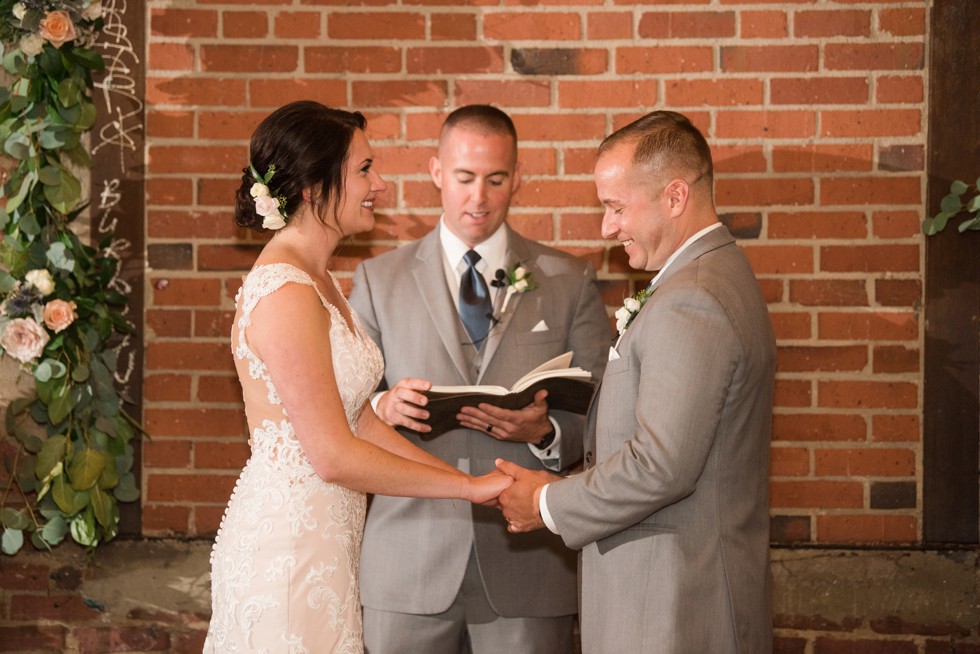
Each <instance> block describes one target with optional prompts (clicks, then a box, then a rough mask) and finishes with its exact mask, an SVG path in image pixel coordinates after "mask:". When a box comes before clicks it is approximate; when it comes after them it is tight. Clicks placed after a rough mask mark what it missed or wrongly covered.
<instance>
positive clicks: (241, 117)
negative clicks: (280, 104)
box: [197, 84, 288, 141]
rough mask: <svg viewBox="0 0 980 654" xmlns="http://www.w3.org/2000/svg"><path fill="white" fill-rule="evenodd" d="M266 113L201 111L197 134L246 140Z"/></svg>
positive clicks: (217, 138)
mask: <svg viewBox="0 0 980 654" xmlns="http://www.w3.org/2000/svg"><path fill="white" fill-rule="evenodd" d="M287 85H288V84H287ZM266 115H267V113H266V112H264V111H202V112H201V113H200V114H198V118H197V124H198V128H197V132H198V136H199V137H200V138H202V139H208V140H212V141H220V140H232V139H234V140H245V141H247V140H248V139H250V138H251V136H252V132H254V131H255V128H256V127H258V125H259V123H260V122H262V119H264V118H265V117H266Z"/></svg>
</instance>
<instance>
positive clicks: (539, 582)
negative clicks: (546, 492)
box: [350, 228, 612, 617]
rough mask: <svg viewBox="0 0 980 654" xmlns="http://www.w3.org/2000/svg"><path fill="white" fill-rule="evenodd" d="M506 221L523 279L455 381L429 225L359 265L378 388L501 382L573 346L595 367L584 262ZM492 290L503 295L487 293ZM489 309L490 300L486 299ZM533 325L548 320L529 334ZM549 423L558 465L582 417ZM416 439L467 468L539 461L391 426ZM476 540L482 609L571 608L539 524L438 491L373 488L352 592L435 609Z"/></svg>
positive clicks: (590, 291) (596, 339) (456, 338)
mask: <svg viewBox="0 0 980 654" xmlns="http://www.w3.org/2000/svg"><path fill="white" fill-rule="evenodd" d="M506 229H507V230H508V235H507V247H508V261H510V262H518V261H520V262H521V263H522V264H523V265H524V266H525V267H526V268H527V269H528V270H529V271H530V272H531V274H532V279H533V280H534V282H535V283H536V284H537V288H535V289H534V290H531V291H527V292H525V293H520V294H515V295H513V296H512V297H511V299H510V303H509V305H508V307H507V311H506V312H504V313H503V314H502V316H501V320H500V322H499V323H498V324H497V325H495V326H494V327H493V329H491V331H490V334H489V336H488V340H487V343H486V345H485V351H484V355H483V366H482V372H481V374H480V376H479V379H469V378H468V370H469V368H468V366H467V363H466V354H465V349H464V347H463V345H462V344H463V343H464V342H465V341H466V340H467V337H466V335H465V331H464V328H463V325H462V323H461V322H460V320H459V316H458V314H457V311H456V308H455V306H454V304H453V296H452V294H455V293H457V289H452V290H450V289H449V288H448V286H447V284H446V276H445V273H444V270H443V253H442V247H441V244H440V241H439V233H438V230H434V231H433V232H431V233H430V234H428V235H427V236H425V237H423V238H422V239H420V240H418V241H416V242H414V243H411V244H409V245H406V246H404V247H401V248H398V249H397V250H394V251H392V252H388V253H385V254H383V255H381V256H379V257H376V258H374V259H371V260H368V261H365V262H363V263H362V264H361V265H359V266H358V267H357V271H356V272H355V274H354V290H353V292H352V294H351V298H350V302H351V305H352V306H353V307H354V309H355V310H356V311H357V313H358V314H359V315H360V319H361V321H362V323H363V324H364V326H365V327H366V328H367V330H368V332H369V333H370V334H371V337H372V338H373V339H374V340H375V341H376V342H377V343H378V345H379V346H380V347H381V349H382V351H383V352H384V356H385V378H384V381H383V383H382V387H383V388H385V387H387V386H388V385H391V386H393V385H394V384H395V383H397V382H398V380H400V379H402V378H403V377H420V378H423V379H428V380H429V381H431V382H432V383H434V384H439V385H459V384H473V383H478V382H479V383H483V384H495V385H499V386H505V387H507V386H510V385H511V384H513V383H514V382H515V381H517V379H518V378H519V377H520V376H521V375H523V374H524V373H525V372H527V371H528V370H530V369H531V368H534V367H535V366H537V365H539V364H541V363H543V362H545V361H547V360H548V359H551V358H553V357H555V356H557V355H559V354H562V353H563V352H567V351H569V350H573V351H574V352H575V358H574V360H573V365H578V366H581V367H583V368H585V369H586V370H591V371H592V372H593V373H594V374H595V375H596V376H597V377H599V376H601V374H602V371H603V368H604V367H605V363H606V358H607V353H608V346H609V343H610V342H611V337H612V335H611V333H610V329H609V320H608V318H607V314H606V311H605V307H604V305H603V303H602V300H601V299H600V297H599V293H598V290H597V288H596V284H595V272H594V271H593V269H592V267H591V266H590V265H588V264H587V263H585V262H583V261H581V260H579V259H576V258H575V257H572V256H570V255H568V254H566V253H562V252H559V251H558V250H554V249H552V248H549V247H545V246H543V245H540V244H538V243H535V242H534V241H530V240H528V239H525V238H523V237H522V236H520V235H519V234H517V233H516V232H514V231H513V230H510V229H509V228H506ZM498 295H500V296H502V295H503V294H502V293H501V294H498ZM497 307H498V312H499V307H500V302H499V301H498V303H497ZM542 320H543V321H544V322H545V323H546V324H547V327H548V329H547V330H545V331H532V329H533V328H534V327H535V326H536V325H537V324H538V323H539V322H540V321H542ZM550 415H551V417H552V418H554V419H556V420H557V421H558V423H559V425H560V427H561V431H562V438H561V448H560V449H561V452H560V457H561V458H560V461H561V465H562V467H563V468H565V467H569V466H572V465H575V464H576V463H578V462H579V461H580V460H581V458H582V435H583V432H584V427H585V420H584V417H583V416H581V415H575V414H571V413H564V412H559V411H552V412H550ZM403 433H405V435H406V437H408V438H409V439H410V440H411V441H412V442H414V443H415V444H417V445H418V446H419V447H422V448H423V449H426V450H428V451H429V452H431V453H433V454H435V455H436V456H438V457H440V458H441V459H443V460H445V461H448V462H449V463H451V464H453V465H456V466H461V467H464V468H465V467H467V466H468V470H469V472H471V473H473V474H482V473H485V472H488V471H489V470H491V469H493V468H494V459H495V458H497V457H504V458H506V459H508V460H511V461H515V462H516V463H518V464H519V465H522V466H524V467H527V468H533V469H542V467H543V466H542V465H541V461H540V460H539V459H537V458H536V457H535V456H534V455H533V454H532V453H531V451H530V450H529V449H528V447H527V445H525V444H523V443H504V442H501V441H497V440H495V439H493V438H490V437H489V436H487V435H486V434H483V433H481V432H476V431H472V430H466V429H456V430H452V431H449V432H446V433H444V434H442V435H440V436H437V437H435V438H432V439H424V438H421V437H419V436H418V435H416V434H414V433H413V432H409V431H407V430H406V431H403ZM474 546H475V547H476V556H477V560H478V562H479V566H480V572H481V575H482V578H483V582H484V587H485V589H486V592H487V597H488V598H489V600H490V603H491V605H492V606H493V608H494V610H496V611H497V613H498V614H500V615H502V616H507V617H514V616H526V617H541V616H557V615H569V614H572V613H575V612H576V610H577V606H576V575H575V568H576V565H575V554H574V552H570V551H569V550H567V549H566V548H565V547H564V545H563V544H562V542H561V539H559V538H558V537H556V536H554V535H553V534H550V533H540V532H539V533H536V534H516V535H514V534H508V532H507V529H506V522H505V521H504V519H503V517H502V515H501V514H500V512H499V511H498V510H497V509H493V508H487V507H481V506H472V505H470V504H469V503H467V502H462V501H450V500H419V499H413V498H398V497H386V496H380V495H379V496H376V497H374V498H373V499H372V502H371V506H370V510H369V512H368V519H367V525H366V527H365V534H364V544H363V549H362V553H361V576H360V579H361V600H362V602H363V604H364V605H365V606H369V607H372V608H375V609H379V610H384V611H397V612H401V613H415V614H432V613H440V612H442V611H445V610H446V609H448V608H449V606H450V605H451V603H452V601H453V600H454V599H455V597H456V593H457V591H458V590H459V587H460V584H461V583H462V579H463V573H464V572H465V569H466V563H467V559H468V557H469V554H470V550H471V549H472V548H473V547H474Z"/></svg>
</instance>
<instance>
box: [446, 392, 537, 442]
mask: <svg viewBox="0 0 980 654" xmlns="http://www.w3.org/2000/svg"><path fill="white" fill-rule="evenodd" d="M547 398H548V391H538V392H537V393H536V394H535V395H534V401H533V402H531V403H530V404H528V405H527V406H525V407H524V408H522V409H517V410H514V411H512V410H510V409H502V408H500V407H499V406H494V405H492V404H487V403H485V402H481V403H480V404H478V405H477V406H464V407H463V408H461V409H460V410H459V414H457V416H456V419H457V420H459V424H461V425H462V426H464V427H468V428H469V429H475V430H477V431H482V432H483V433H485V434H488V435H489V436H492V437H493V438H496V439H497V440H498V441H511V442H516V443H540V442H541V440H542V439H543V438H544V437H545V436H547V435H548V434H550V433H551V429H552V425H551V421H550V420H548V399H547Z"/></svg>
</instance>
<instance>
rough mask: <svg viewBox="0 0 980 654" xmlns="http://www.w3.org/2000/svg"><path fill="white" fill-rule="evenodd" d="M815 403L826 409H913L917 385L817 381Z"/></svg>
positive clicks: (917, 397)
mask: <svg viewBox="0 0 980 654" xmlns="http://www.w3.org/2000/svg"><path fill="white" fill-rule="evenodd" d="M817 397H818V405H819V406H822V407H830V408H844V409H857V408H872V409H914V408H916V407H917V406H918V405H919V393H918V386H917V385H916V384H913V383H909V382H890V381H887V382H886V381H819V382H817Z"/></svg>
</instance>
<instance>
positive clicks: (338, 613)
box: [204, 264, 384, 654]
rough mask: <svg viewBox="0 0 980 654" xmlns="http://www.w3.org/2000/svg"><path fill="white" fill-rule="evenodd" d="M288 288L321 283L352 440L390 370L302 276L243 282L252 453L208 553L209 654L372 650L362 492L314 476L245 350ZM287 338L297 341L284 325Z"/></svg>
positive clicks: (239, 339)
mask: <svg viewBox="0 0 980 654" xmlns="http://www.w3.org/2000/svg"><path fill="white" fill-rule="evenodd" d="M287 283H297V284H305V285H309V286H312V287H313V288H314V289H315V290H316V292H317V295H318V296H319V298H320V302H321V303H322V305H323V308H324V310H326V311H329V312H330V321H331V324H330V334H329V338H330V347H331V354H332V361H333V368H334V374H335V376H336V382H337V387H338V390H339V391H340V397H341V399H342V401H343V404H344V411H345V413H346V415H347V423H348V425H349V427H350V429H351V431H352V432H353V433H354V434H355V436H356V434H357V432H356V424H357V417H358V416H359V415H360V413H361V411H362V409H363V408H364V404H365V402H366V401H367V400H368V398H369V397H370V394H371V392H372V391H373V390H374V389H375V388H376V387H377V385H378V382H379V381H380V380H381V375H382V373H383V370H384V361H383V359H382V357H381V353H380V351H379V350H378V348H377V346H375V344H374V342H373V341H372V340H371V339H370V338H369V337H368V336H367V335H366V334H365V333H364V331H363V329H362V327H361V325H360V322H359V321H358V319H357V316H356V315H355V314H354V313H353V312H352V311H351V312H350V313H351V317H352V321H353V325H354V331H351V329H350V328H349V327H348V324H347V321H346V320H345V319H344V316H343V314H342V313H341V311H340V310H339V309H338V308H337V307H335V306H333V305H332V304H330V303H329V302H328V301H327V300H326V298H325V297H324V296H323V294H321V293H320V290H319V289H318V288H317V287H316V283H315V282H314V281H313V279H312V278H311V277H310V276H309V275H307V274H306V273H305V272H303V271H302V270H299V269H298V268H295V267H294V266H291V265H289V264H271V265H265V266H259V267H256V268H254V269H253V270H252V271H251V272H250V273H249V274H248V276H247V277H246V278H245V282H244V284H243V285H242V288H241V290H240V291H239V294H238V296H237V297H236V298H235V304H236V306H237V311H236V314H235V323H234V326H233V328H232V350H233V352H234V354H235V367H236V369H237V371H238V378H239V380H240V382H241V385H242V391H243V395H244V399H245V414H246V417H247V420H248V428H249V433H250V434H251V438H250V440H249V443H250V445H251V449H252V452H251V456H250V457H249V459H248V462H247V463H246V464H245V468H244V469H243V470H242V473H241V475H240V477H239V479H238V482H237V484H236V486H235V490H234V492H233V493H232V496H231V500H230V502H229V504H228V508H227V510H226V511H225V515H224V518H223V519H222V521H221V527H220V528H219V530H218V535H217V538H216V539H215V545H214V550H213V551H212V554H211V567H212V618H211V625H210V628H209V629H208V637H207V641H206V642H205V646H204V651H205V652H222V653H233V652H260V653H262V652H268V653H269V654H272V653H274V652H289V653H290V654H301V653H305V652H337V653H343V654H349V653H355V652H363V644H362V629H361V605H360V597H359V594H358V588H357V576H358V574H357V568H358V560H359V558H360V548H361V536H362V533H363V529H364V514H365V505H366V501H365V495H364V493H361V492H357V491H353V490H350V489H348V488H344V487H342V486H338V485H336V484H330V483H327V482H324V481H323V480H322V479H321V478H320V477H319V476H318V475H317V473H316V471H315V470H314V469H313V466H312V465H311V464H310V462H309V460H308V459H307V457H306V454H305V453H304V452H303V448H302V447H301V445H300V442H299V440H298V439H297V438H296V434H295V432H294V431H293V427H292V424H291V423H290V421H289V416H288V415H287V413H286V409H285V408H284V407H283V406H282V402H281V400H280V398H279V394H278V392H277V391H276V387H275V384H274V383H273V380H272V379H271V378H270V377H269V373H268V370H267V369H266V366H265V363H264V362H263V361H262V360H261V359H259V358H258V356H256V355H255V353H254V352H253V351H252V350H251V349H250V347H249V343H248V328H249V327H250V326H251V325H252V311H253V310H254V309H255V307H256V306H257V305H258V303H259V302H260V301H261V300H262V298H264V297H266V296H268V295H270V294H271V293H274V292H276V291H277V290H278V289H280V288H282V286H283V285H285V284H287ZM334 284H335V286H336V280H334ZM338 295H340V293H339V287H338ZM340 297H343V296H342V295H340ZM283 338H288V326H285V325H284V326H283ZM320 400H321V398H317V397H310V398H309V401H310V402H318V401H320ZM324 429H329V425H325V426H324Z"/></svg>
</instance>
